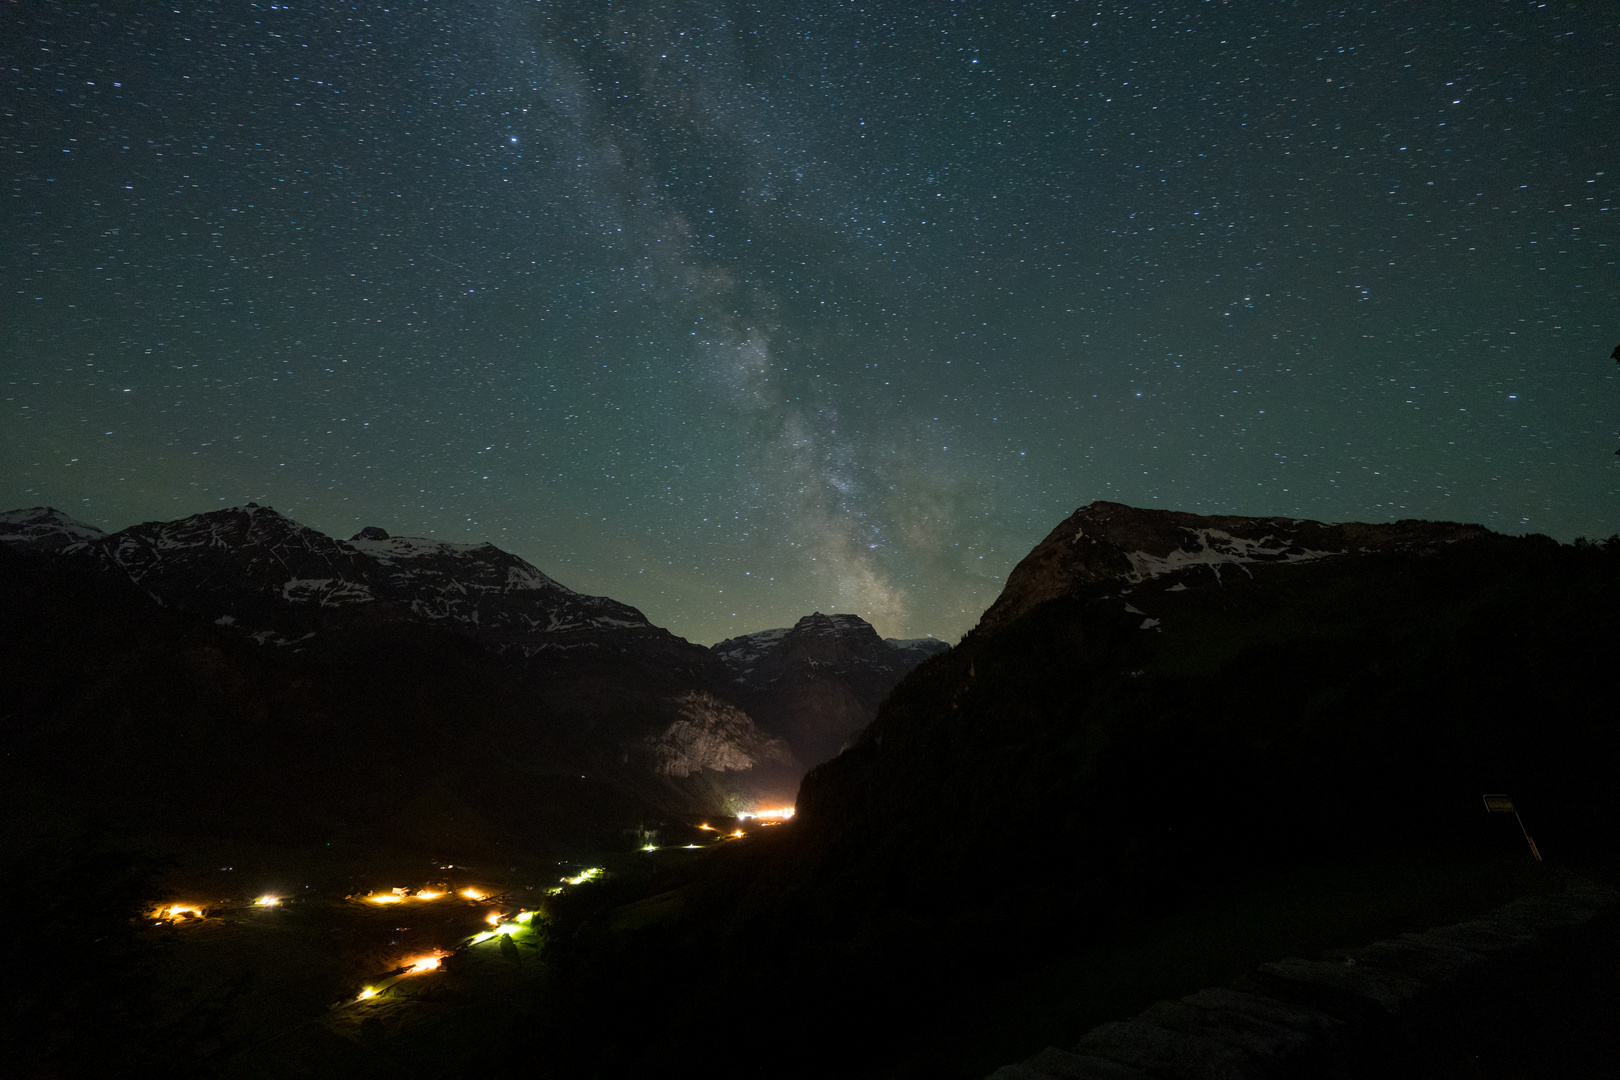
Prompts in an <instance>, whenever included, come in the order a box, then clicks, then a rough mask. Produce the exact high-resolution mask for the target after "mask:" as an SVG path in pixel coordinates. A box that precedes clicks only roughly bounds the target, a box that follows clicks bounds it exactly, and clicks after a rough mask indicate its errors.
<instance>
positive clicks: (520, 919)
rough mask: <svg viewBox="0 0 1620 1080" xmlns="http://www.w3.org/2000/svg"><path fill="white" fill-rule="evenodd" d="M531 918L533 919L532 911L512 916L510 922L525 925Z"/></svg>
mask: <svg viewBox="0 0 1620 1080" xmlns="http://www.w3.org/2000/svg"><path fill="white" fill-rule="evenodd" d="M532 918H534V912H532V911H520V912H518V913H517V914H516V915H514V916H512V921H513V922H520V923H526V922H528V921H529V920H530V919H532Z"/></svg>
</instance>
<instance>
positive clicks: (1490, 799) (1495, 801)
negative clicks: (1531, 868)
mask: <svg viewBox="0 0 1620 1080" xmlns="http://www.w3.org/2000/svg"><path fill="white" fill-rule="evenodd" d="M1485 812H1486V813H1487V814H1512V815H1513V819H1514V820H1515V821H1517V822H1518V823H1519V831H1520V832H1522V833H1524V842H1525V843H1527V844H1529V845H1530V854H1532V855H1534V856H1535V857H1536V862H1540V861H1541V852H1539V851H1537V850H1536V842H1535V841H1534V840H1532V839H1530V833H1529V831H1528V830H1526V829H1525V827H1524V818H1522V817H1520V816H1519V812H1518V811H1517V810H1515V809H1514V808H1513V800H1512V799H1510V798H1508V797H1507V796H1506V795H1486V796H1485Z"/></svg>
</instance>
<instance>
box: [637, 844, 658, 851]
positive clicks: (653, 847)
mask: <svg viewBox="0 0 1620 1080" xmlns="http://www.w3.org/2000/svg"><path fill="white" fill-rule="evenodd" d="M641 850H642V851H657V850H658V845H657V844H642V845H641Z"/></svg>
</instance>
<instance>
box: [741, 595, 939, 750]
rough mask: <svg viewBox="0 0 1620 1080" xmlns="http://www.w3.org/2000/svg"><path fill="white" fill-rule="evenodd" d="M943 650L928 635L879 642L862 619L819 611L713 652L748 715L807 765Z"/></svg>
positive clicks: (839, 744) (845, 738) (848, 735)
mask: <svg viewBox="0 0 1620 1080" xmlns="http://www.w3.org/2000/svg"><path fill="white" fill-rule="evenodd" d="M948 648H949V646H948V645H946V644H945V643H944V642H942V641H936V640H934V639H932V638H919V639H911V640H899V639H893V638H890V639H884V638H880V637H878V635H877V631H876V630H874V629H873V628H872V626H871V624H870V623H868V622H866V620H864V619H862V618H860V617H859V616H856V615H823V614H821V613H820V612H816V613H815V614H813V615H806V616H805V617H804V618H802V619H800V620H799V621H798V622H797V623H795V624H794V625H793V626H792V627H784V628H781V629H776V630H762V631H760V632H758V633H754V634H745V635H743V636H741V637H735V638H729V639H727V640H726V641H722V642H720V644H718V645H716V646H714V649H713V652H714V654H715V656H716V657H717V658H718V659H719V660H720V662H721V663H722V664H724V665H725V670H726V672H727V675H728V682H729V688H730V689H731V690H732V691H733V692H734V693H735V694H737V696H738V698H739V700H741V701H742V702H744V704H745V705H746V707H747V708H748V711H749V712H750V714H752V715H753V716H754V717H755V718H756V719H757V720H758V721H759V722H760V725H761V726H762V727H763V728H764V729H765V730H767V731H769V732H771V733H772V734H775V735H778V736H780V737H782V738H783V739H785V740H786V741H787V743H788V744H789V745H790V746H791V747H792V748H793V752H794V754H795V755H796V756H797V757H798V759H799V761H800V762H802V763H803V764H804V765H806V766H810V765H816V764H819V763H820V762H823V761H826V760H827V759H829V758H831V757H833V756H834V755H836V754H837V753H838V752H839V751H840V750H842V749H843V748H844V746H845V745H847V744H848V743H849V741H850V740H851V739H852V738H853V737H854V736H855V735H856V734H858V733H859V732H860V731H861V729H862V728H864V727H866V725H867V724H869V723H871V721H872V717H873V716H875V715H877V707H878V704H879V703H880V702H881V701H882V700H883V696H884V695H885V694H887V693H888V692H889V691H890V690H891V689H892V688H893V687H894V685H895V684H896V683H898V682H899V681H900V680H901V679H902V678H904V677H905V675H906V673H907V672H909V671H910V670H911V669H912V668H914V667H916V666H917V665H918V664H919V663H921V662H922V661H923V660H925V659H927V658H928V657H930V656H934V655H938V654H939V653H942V652H944V651H945V650H946V649H948Z"/></svg>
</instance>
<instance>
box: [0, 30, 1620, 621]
mask: <svg viewBox="0 0 1620 1080" xmlns="http://www.w3.org/2000/svg"><path fill="white" fill-rule="evenodd" d="M5 19H6V23H5V25H4V26H3V27H0V42H3V48H4V55H3V58H4V60H5V63H4V65H3V66H4V69H5V70H4V73H3V74H4V78H5V80H6V82H5V88H4V109H5V113H4V117H3V120H0V136H3V139H0V149H3V151H4V160H5V162H6V169H7V179H8V181H9V191H8V193H7V195H8V198H7V200H6V202H5V204H4V205H5V217H4V223H5V229H4V235H3V237H0V256H3V262H0V265H3V266H4V268H5V287H4V290H3V293H0V305H3V311H4V319H3V322H0V331H3V333H4V338H3V350H0V377H3V380H4V383H5V401H4V403H3V405H4V413H3V414H0V415H3V422H0V503H3V504H4V507H7V508H8V507H12V506H32V505H38V504H49V505H54V506H57V507H58V508H60V509H63V510H65V511H67V512H68V513H70V514H72V515H74V516H76V517H78V518H81V519H83V520H86V521H89V522H92V523H94V524H97V525H100V526H102V527H103V528H120V527H123V526H124V525H128V524H131V523H134V522H136V521H139V520H143V519H151V518H171V517H178V516H181V515H184V514H189V513H194V512H198V511H202V510H207V509H213V508H218V507H221V506H228V505H233V504H238V503H242V502H246V501H248V500H256V501H259V502H261V503H266V504H269V505H272V506H275V507H276V508H277V509H279V510H282V511H283V512H285V513H288V514H290V515H292V516H293V517H295V518H297V519H299V520H301V521H303V522H304V523H306V524H309V525H312V526H315V527H317V528H320V529H323V530H324V531H327V532H329V533H332V534H334V535H338V536H344V537H346V536H348V535H351V534H352V533H354V532H356V531H358V529H359V528H360V527H361V526H363V525H379V526H382V527H383V528H385V529H387V530H388V531H390V532H392V533H396V534H403V535H430V536H434V537H437V538H440V539H446V540H455V541H468V542H472V541H484V540H489V541H493V542H494V543H496V544H498V545H500V546H501V547H504V548H507V549H508V550H511V551H514V552H516V553H518V554H520V555H522V556H524V557H525V558H527V559H529V560H530V561H532V562H534V563H535V564H536V565H538V566H540V567H541V568H542V569H544V570H545V571H546V572H547V573H548V574H551V575H552V576H553V577H556V578H557V579H558V580H560V581H562V582H564V583H566V584H568V585H570V586H572V587H574V588H577V589H581V590H584V591H588V592H593V593H602V594H606V595H610V596H613V597H615V598H616V599H620V600H623V601H625V602H627V603H631V604H634V605H636V606H637V607H640V608H642V609H643V610H644V611H645V612H646V613H647V614H648V616H649V617H650V618H652V619H653V621H655V622H657V623H659V624H661V625H666V626H669V627H670V628H671V629H673V630H674V631H675V632H676V633H679V634H682V635H684V636H686V637H689V638H691V639H693V640H696V641H700V642H704V643H708V642H712V641H716V640H718V639H720V638H723V637H726V636H729V635H732V634H735V633H741V632H746V631H751V630H757V629H761V628H764V627H770V626H782V625H790V624H791V623H792V622H793V621H794V620H795V619H796V618H797V617H798V616H800V615H802V614H806V613H808V612H810V611H812V610H817V609H819V610H822V611H840V612H845V611H847V612H855V613H857V614H861V615H863V616H865V617H867V618H869V619H871V620H872V621H873V622H874V623H875V624H876V625H877V626H878V628H879V630H880V631H881V632H883V633H884V634H887V635H891V636H921V635H924V634H933V635H936V636H940V637H945V638H949V639H953V640H954V638H955V637H956V636H957V635H959V634H961V633H962V632H963V631H965V630H966V629H968V628H969V627H971V626H972V625H973V623H974V621H975V620H976V618H977V616H978V613H979V612H980V611H982V610H983V609H984V607H986V606H987V605H988V603H989V602H990V601H991V600H992V599H994V597H995V595H996V593H997V592H998V591H999V588H1000V584H1001V582H1002V581H1003V580H1004V579H1005V576H1006V573H1007V571H1008V569H1009V568H1010V567H1011V565H1012V564H1013V563H1014V562H1015V561H1016V560H1017V559H1018V558H1019V557H1020V556H1022V555H1023V554H1024V553H1025V552H1026V551H1027V550H1028V549H1029V548H1030V547H1032V546H1033V545H1034V544H1035V543H1036V542H1038V541H1039V540H1040V539H1041V537H1043V536H1044V535H1045V534H1046V533H1047V531H1049V530H1050V529H1051V528H1052V526H1054V525H1055V524H1056V523H1057V522H1058V521H1060V520H1061V519H1062V518H1063V517H1064V516H1066V515H1067V514H1068V513H1069V512H1070V511H1072V510H1073V509H1074V508H1075V507H1076V506H1078V505H1080V504H1082V503H1086V502H1089V501H1092V500H1094V499H1099V498H1102V499H1112V500H1117V501H1122V502H1128V503H1133V504H1136V505H1143V506H1158V507H1166V508H1174V509H1182V510H1190V511H1197V512H1204V513H1217V512H1219V513H1244V514H1282V515H1289V516H1299V517H1312V518H1319V519H1326V520H1347V519H1361V520H1375V521H1378V520H1390V519H1395V518H1402V517H1430V518H1442V519H1450V520H1465V521H1474V522H1479V523H1482V524H1485V525H1488V526H1490V527H1492V528H1496V529H1499V530H1503V531H1508V532H1524V531H1537V532H1545V533H1549V534H1552V535H1554V536H1558V537H1560V538H1561V539H1565V540H1567V539H1570V538H1572V537H1574V536H1575V535H1579V534H1584V535H1589V536H1597V535H1603V536H1607V535H1608V534H1609V533H1611V532H1614V531H1615V530H1616V529H1617V528H1620V513H1617V511H1620V459H1617V458H1616V457H1615V455H1614V449H1615V446H1616V445H1617V443H1616V438H1617V435H1616V428H1617V426H1620V380H1617V379H1616V373H1617V371H1620V369H1617V368H1616V365H1615V364H1614V363H1613V362H1612V361H1610V360H1609V359H1608V356H1609V352H1610V350H1611V349H1612V348H1613V346H1614V344H1615V342H1616V341H1617V340H1620V318H1617V305H1620V277H1617V274H1616V265H1615V250H1616V249H1615V243H1616V236H1615V233H1616V227H1615V223H1614V216H1613V215H1614V197H1615V179H1616V177H1617V176H1620V161H1617V160H1616V153H1615V148H1616V137H1617V133H1620V97H1617V82H1620V79H1617V76H1616V70H1617V69H1616V66H1615V64H1614V60H1613V58H1614V56H1615V55H1616V44H1617V39H1620V33H1617V23H1620V18H1617V16H1616V14H1615V10H1614V8H1613V7H1612V6H1610V5H1606V4H1600V3H1580V4H1538V3H1521V2H1516V3H1489V2H1485V0H1475V2H1470V3H1456V4H1444V3H1432V4H1429V3H1426V4H1422V5H1388V6H1387V7H1384V8H1380V9H1378V10H1372V9H1371V8H1370V7H1368V6H1366V5H1342V4H1341V5H1336V6H1335V5H1326V4H1315V3H1300V4H1285V3H1272V4H1264V5H1261V4H1214V3H1163V4H1156V5H1155V4H1114V5H1109V6H1106V7H1103V6H1098V5H1095V4H1064V3H1059V4H1041V5H1036V4H1014V3H1000V4H996V3H967V2H965V3H949V4H948V3H945V2H943V0H928V2H917V3H892V4H883V3H865V4H849V3H830V2H821V3H816V2H805V3H777V4H740V3H739V4H715V3H691V4H683V3H645V2H643V3H633V2H625V3H543V2H541V3H534V2H530V3H518V2H515V0H491V2H488V3H454V4H443V5H423V4H420V3H399V4H387V5H383V4H364V3H356V4H351V5H342V6H339V5H316V4H313V3H307V4H306V3H290V4H250V3H230V4H218V5H199V4H191V3H178V4H167V5H163V6H161V7H157V6H152V5H111V4H103V5H96V4H90V3H74V4H62V3H48V2H38V3H28V4H23V5H9V6H8V9H7V11H6V14H5Z"/></svg>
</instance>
